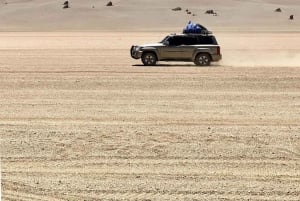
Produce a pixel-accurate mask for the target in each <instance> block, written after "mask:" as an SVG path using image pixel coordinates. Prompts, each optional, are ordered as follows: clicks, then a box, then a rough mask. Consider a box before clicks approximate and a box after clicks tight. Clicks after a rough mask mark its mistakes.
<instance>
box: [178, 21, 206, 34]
mask: <svg viewBox="0 0 300 201" xmlns="http://www.w3.org/2000/svg"><path fill="white" fill-rule="evenodd" d="M203 31H207V29H206V28H205V27H204V26H202V25H200V24H194V23H192V22H191V21H189V23H188V24H187V25H186V28H185V29H183V33H186V34H188V33H203Z"/></svg>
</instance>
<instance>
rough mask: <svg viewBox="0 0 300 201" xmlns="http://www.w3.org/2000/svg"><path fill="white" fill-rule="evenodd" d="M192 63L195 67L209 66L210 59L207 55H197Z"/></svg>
mask: <svg viewBox="0 0 300 201" xmlns="http://www.w3.org/2000/svg"><path fill="white" fill-rule="evenodd" d="M194 62H195V64H196V65H197V66H209V65H210V62H211V58H210V56H209V55H208V54H198V55H197V56H196V59H195V61H194Z"/></svg>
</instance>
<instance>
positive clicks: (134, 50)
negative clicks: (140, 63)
mask: <svg viewBox="0 0 300 201" xmlns="http://www.w3.org/2000/svg"><path fill="white" fill-rule="evenodd" d="M142 54H143V52H142V51H139V50H137V46H131V49H130V56H131V57H132V58H134V59H140V58H141V57H142Z"/></svg>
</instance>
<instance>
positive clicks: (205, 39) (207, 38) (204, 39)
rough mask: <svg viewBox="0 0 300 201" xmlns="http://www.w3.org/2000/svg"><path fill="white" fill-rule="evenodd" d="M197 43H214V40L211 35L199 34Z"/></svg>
mask: <svg viewBox="0 0 300 201" xmlns="http://www.w3.org/2000/svg"><path fill="white" fill-rule="evenodd" d="M198 43H199V44H201V45H211V44H214V40H213V38H212V37H211V36H201V37H199V38H198Z"/></svg>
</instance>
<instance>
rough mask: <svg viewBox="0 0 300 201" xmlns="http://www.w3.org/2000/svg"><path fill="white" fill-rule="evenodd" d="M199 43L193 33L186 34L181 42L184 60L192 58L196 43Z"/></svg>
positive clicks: (181, 56)
mask: <svg viewBox="0 0 300 201" xmlns="http://www.w3.org/2000/svg"><path fill="white" fill-rule="evenodd" d="M196 44H197V38H196V37H195V36H192V35H190V36H189V35H186V36H185V37H183V40H182V44H181V46H180V47H181V48H180V49H181V55H180V58H181V59H182V60H191V59H192V57H193V54H194V51H195V45H196Z"/></svg>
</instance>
